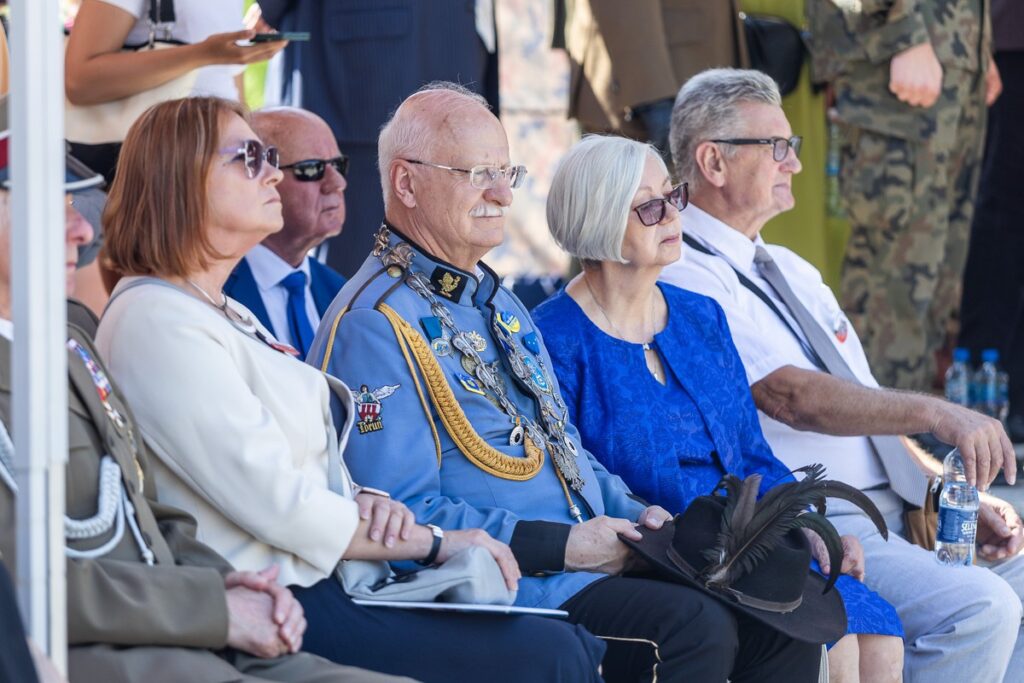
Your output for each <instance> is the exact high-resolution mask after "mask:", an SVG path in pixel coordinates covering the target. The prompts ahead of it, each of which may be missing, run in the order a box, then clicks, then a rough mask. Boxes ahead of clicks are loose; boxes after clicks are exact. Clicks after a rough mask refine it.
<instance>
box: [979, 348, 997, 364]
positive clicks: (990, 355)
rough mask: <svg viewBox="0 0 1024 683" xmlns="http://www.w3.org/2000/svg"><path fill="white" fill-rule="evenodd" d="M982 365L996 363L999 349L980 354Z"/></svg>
mask: <svg viewBox="0 0 1024 683" xmlns="http://www.w3.org/2000/svg"><path fill="white" fill-rule="evenodd" d="M981 362H982V363H998V362H999V349H985V350H984V351H982V352H981Z"/></svg>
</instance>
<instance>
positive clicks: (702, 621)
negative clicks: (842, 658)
mask: <svg viewBox="0 0 1024 683" xmlns="http://www.w3.org/2000/svg"><path fill="white" fill-rule="evenodd" d="M562 609H565V610H567V611H568V612H569V619H570V621H572V622H574V623H577V624H580V625H582V626H585V627H586V628H587V630H588V631H590V632H591V633H593V634H594V635H596V636H598V637H599V638H601V639H602V640H604V641H605V642H607V643H608V653H607V654H606V655H605V658H604V664H603V674H604V678H605V680H606V681H608V683H617V682H618V681H622V682H623V683H625V682H627V681H628V682H630V683H632V682H634V681H653V680H657V681H658V682H659V683H669V682H674V681H702V683H703V682H706V683H715V682H718V681H725V680H726V679H728V680H729V681H731V682H732V683H745V682H750V683H753V682H754V681H786V682H787V683H800V682H801V681H808V682H813V681H817V680H818V669H819V667H820V665H821V645H814V644H811V643H803V642H800V641H797V640H793V639H792V638H789V637H787V636H783V635H782V634H780V633H779V632H777V631H775V630H774V629H771V628H769V627H767V626H763V625H761V624H760V623H759V622H757V621H754V620H752V619H749V618H747V617H744V616H742V615H740V614H738V613H734V612H733V611H732V610H730V609H729V608H728V607H726V606H725V605H724V604H722V603H721V602H719V601H717V600H715V599H714V598H711V597H709V596H707V595H704V594H703V593H701V592H700V591H697V590H695V589H691V588H687V587H686V586H682V585H679V584H675V583H668V582H665V581H659V580H656V579H646V578H634V577H622V576H615V577H609V578H607V579H604V580H602V581H598V582H597V583H594V584H591V585H590V586H588V587H587V588H586V589H584V590H583V591H580V593H578V594H577V595H575V596H574V597H573V598H572V599H571V600H569V601H568V602H566V603H565V604H564V605H562Z"/></svg>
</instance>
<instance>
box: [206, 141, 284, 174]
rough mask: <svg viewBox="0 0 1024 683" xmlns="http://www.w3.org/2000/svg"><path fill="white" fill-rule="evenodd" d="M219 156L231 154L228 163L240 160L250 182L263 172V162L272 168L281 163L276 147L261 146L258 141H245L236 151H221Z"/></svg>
mask: <svg viewBox="0 0 1024 683" xmlns="http://www.w3.org/2000/svg"><path fill="white" fill-rule="evenodd" d="M220 153H221V154H233V155H234V156H233V157H231V159H230V160H228V163H229V164H230V163H233V162H235V161H239V160H241V161H242V162H243V163H244V165H245V175H246V177H247V178H249V179H250V180H251V179H253V178H255V177H256V176H258V175H259V174H260V171H262V170H263V162H264V161H265V162H267V163H268V164H270V165H271V166H273V167H274V168H277V167H278V165H279V164H280V163H281V157H280V155H279V154H278V152H277V147H274V146H273V145H267V146H266V147H264V146H263V143H262V142H260V141H259V140H245V141H243V142H242V146H241V147H239V148H238V149H222V150H220Z"/></svg>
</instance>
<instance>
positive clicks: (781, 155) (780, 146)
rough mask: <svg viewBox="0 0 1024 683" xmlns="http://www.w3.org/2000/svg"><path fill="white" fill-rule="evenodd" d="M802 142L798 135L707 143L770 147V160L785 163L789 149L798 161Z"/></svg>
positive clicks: (731, 139)
mask: <svg viewBox="0 0 1024 683" xmlns="http://www.w3.org/2000/svg"><path fill="white" fill-rule="evenodd" d="M803 141H804V139H803V137H801V136H799V135H794V136H793V137H791V138H779V137H775V138H728V139H726V140H709V142H720V143H724V144H726V145H771V146H772V159H774V160H775V161H785V160H786V155H787V154H789V148H790V147H792V148H793V156H795V157H797V158H798V159H799V158H800V145H801V144H802V143H803Z"/></svg>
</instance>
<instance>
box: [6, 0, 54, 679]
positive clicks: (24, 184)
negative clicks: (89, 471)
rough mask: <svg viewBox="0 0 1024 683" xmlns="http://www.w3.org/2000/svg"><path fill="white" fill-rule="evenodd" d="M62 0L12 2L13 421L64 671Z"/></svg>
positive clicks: (26, 529) (45, 612)
mask: <svg viewBox="0 0 1024 683" xmlns="http://www.w3.org/2000/svg"><path fill="white" fill-rule="evenodd" d="M59 4H60V3H59V0H13V2H12V3H11V19H12V24H11V41H10V43H11V47H12V50H11V95H10V98H9V104H10V116H11V141H10V151H11V171H12V173H11V179H12V185H13V189H12V197H11V209H12V227H13V230H12V233H13V239H12V247H13V251H12V264H11V267H12V276H13V280H14V281H13V288H12V295H13V306H12V308H13V316H14V358H13V363H14V367H13V378H14V386H13V397H14V405H13V423H14V425H13V426H14V430H13V432H14V434H13V436H14V448H15V478H16V480H17V483H18V506H17V515H18V533H17V544H18V595H19V600H20V605H21V609H22V613H23V616H24V617H25V620H26V623H27V626H28V630H29V634H30V636H31V637H32V638H33V639H34V640H35V641H36V642H37V643H38V644H39V645H40V647H42V648H43V649H44V650H45V651H46V652H47V653H48V654H49V656H50V658H51V659H52V660H53V662H54V664H56V665H57V668H58V669H60V670H61V671H67V627H66V622H67V612H66V603H65V569H64V530H63V519H64V465H65V462H66V461H67V452H68V448H67V425H68V410H67V353H66V351H65V349H64V341H65V339H66V315H67V313H66V310H65V303H64V302H65V296H66V293H65V285H64V278H65V274H64V246H63V243H64V197H63V194H64V191H63V179H64V142H63V137H64V92H63V90H64V49H63V43H62V35H61V23H60V12H59Z"/></svg>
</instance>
